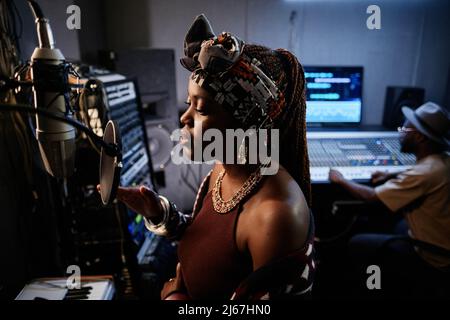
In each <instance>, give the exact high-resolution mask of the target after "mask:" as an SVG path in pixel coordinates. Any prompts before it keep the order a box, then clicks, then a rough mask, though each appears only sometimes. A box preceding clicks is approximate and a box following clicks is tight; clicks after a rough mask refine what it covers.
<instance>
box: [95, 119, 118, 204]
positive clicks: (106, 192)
mask: <svg viewBox="0 0 450 320" xmlns="http://www.w3.org/2000/svg"><path fill="white" fill-rule="evenodd" d="M103 141H104V142H105V143H106V144H108V145H110V146H114V147H115V148H118V150H116V151H118V152H114V153H111V151H110V150H108V149H107V148H103V147H102V150H101V153H100V196H101V198H102V202H103V204H104V205H108V204H111V203H112V202H113V200H114V199H115V197H116V192H117V188H118V186H119V182H120V171H121V169H122V152H121V150H122V144H121V138H120V132H119V127H118V125H117V123H116V122H115V121H112V120H109V121H108V123H107V124H106V128H105V134H104V136H103Z"/></svg>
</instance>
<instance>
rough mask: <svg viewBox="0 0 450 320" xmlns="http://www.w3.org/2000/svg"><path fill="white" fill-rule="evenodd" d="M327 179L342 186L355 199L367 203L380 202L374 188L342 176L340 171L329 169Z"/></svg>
mask: <svg viewBox="0 0 450 320" xmlns="http://www.w3.org/2000/svg"><path fill="white" fill-rule="evenodd" d="M329 179H330V181H331V182H333V183H337V184H339V185H340V186H342V187H343V188H344V189H345V190H347V191H349V192H350V193H351V194H352V195H353V196H354V197H355V198H357V199H361V200H364V201H366V202H369V203H376V202H380V199H379V198H378V196H377V194H376V192H375V189H374V188H372V187H368V186H365V185H362V184H359V183H356V182H353V181H351V180H347V179H345V178H344V176H343V175H342V173H340V172H339V171H337V170H333V169H330V173H329Z"/></svg>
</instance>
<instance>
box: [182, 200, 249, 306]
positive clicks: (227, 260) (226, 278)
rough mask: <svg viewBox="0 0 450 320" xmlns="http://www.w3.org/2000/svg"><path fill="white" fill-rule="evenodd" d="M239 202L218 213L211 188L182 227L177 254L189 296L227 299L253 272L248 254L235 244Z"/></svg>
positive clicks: (193, 297) (239, 208)
mask: <svg viewBox="0 0 450 320" xmlns="http://www.w3.org/2000/svg"><path fill="white" fill-rule="evenodd" d="M241 205H242V203H240V204H238V205H237V206H236V207H235V208H234V209H233V210H232V211H230V212H228V213H226V214H220V213H217V212H216V211H215V210H214V208H213V204H212V192H211V191H210V192H208V193H207V194H206V195H205V197H204V198H203V204H202V206H201V209H200V211H199V212H198V213H197V215H196V217H195V219H194V220H193V221H192V223H191V224H190V225H189V226H188V227H187V228H186V230H185V231H184V234H183V237H182V239H181V241H180V243H179V246H178V258H179V261H180V263H181V270H182V273H183V279H184V283H185V285H186V289H187V292H188V294H189V296H190V297H191V298H192V299H220V300H223V299H230V298H231V296H232V294H233V292H234V290H235V289H236V288H237V287H238V286H239V284H240V283H241V281H242V280H244V279H245V278H246V277H247V276H248V275H249V274H250V273H251V272H252V270H253V267H252V260H251V257H250V255H249V254H248V255H246V254H242V253H240V252H239V250H238V247H237V244H236V225H237V220H238V217H239V214H240V212H241V208H242V207H241Z"/></svg>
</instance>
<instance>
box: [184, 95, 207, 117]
mask: <svg viewBox="0 0 450 320" xmlns="http://www.w3.org/2000/svg"><path fill="white" fill-rule="evenodd" d="M184 103H185V104H186V105H188V107H190V106H191V104H192V101H191V100H190V99H187V100H186V101H184ZM194 110H195V111H196V112H197V113H198V114H200V115H202V116H205V115H207V114H208V113H207V112H206V110H205V108H203V107H201V108H194Z"/></svg>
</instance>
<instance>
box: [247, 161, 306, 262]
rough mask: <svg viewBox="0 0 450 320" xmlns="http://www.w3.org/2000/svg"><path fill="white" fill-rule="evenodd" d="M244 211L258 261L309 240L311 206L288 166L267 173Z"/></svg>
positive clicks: (250, 242)
mask: <svg viewBox="0 0 450 320" xmlns="http://www.w3.org/2000/svg"><path fill="white" fill-rule="evenodd" d="M243 213H244V215H243V216H242V218H244V216H245V218H244V220H245V222H244V226H243V227H244V229H245V233H246V236H245V238H246V243H247V247H248V248H249V249H250V252H251V254H252V257H253V259H256V260H255V261H258V262H259V263H257V265H258V264H260V265H264V264H265V263H266V262H267V261H271V260H272V259H274V258H277V257H282V256H284V255H286V254H289V253H290V252H293V251H294V250H297V249H300V248H302V247H303V246H304V244H305V242H306V241H307V238H308V230H309V224H310V215H309V208H308V206H307V204H306V200H305V198H304V196H303V193H302V192H301V189H300V187H299V186H298V184H297V183H296V182H295V180H294V179H292V177H291V176H290V175H289V174H288V173H287V171H285V170H284V169H281V170H280V172H278V173H277V174H276V175H274V176H267V177H265V179H264V182H263V184H262V185H261V187H260V189H258V192H256V193H255V194H254V195H253V196H252V197H251V198H250V199H249V201H247V202H246V204H245V205H244V211H243ZM241 230H242V229H241Z"/></svg>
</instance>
